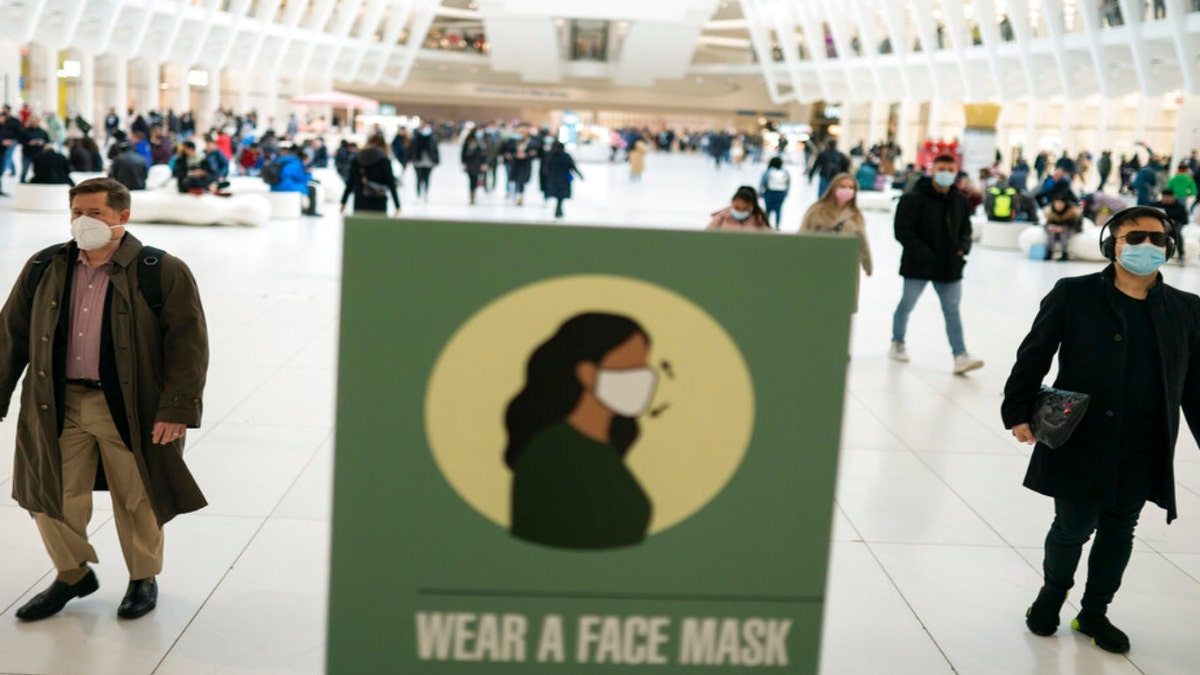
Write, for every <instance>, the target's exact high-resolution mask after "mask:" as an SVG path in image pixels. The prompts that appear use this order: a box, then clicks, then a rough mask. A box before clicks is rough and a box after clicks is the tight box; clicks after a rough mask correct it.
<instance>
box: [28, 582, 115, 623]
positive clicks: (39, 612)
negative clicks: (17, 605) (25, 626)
mask: <svg viewBox="0 0 1200 675" xmlns="http://www.w3.org/2000/svg"><path fill="white" fill-rule="evenodd" d="M98 588H100V581H99V580H97V579H96V573H95V572H93V571H92V570H88V573H87V576H86V577H84V578H82V579H80V580H79V581H77V582H75V583H73V584H64V583H63V582H61V581H55V582H54V583H52V584H50V588H47V589H46V590H44V591H42V592H41V593H38V594H37V595H35V596H33V599H32V600H30V601H29V602H27V603H25V605H24V606H22V607H21V609H18V610H17V618H18V619H20V620H22V621H37V620H39V619H45V618H46V617H48V616H54V615H55V614H58V613H59V611H61V610H62V608H63V607H66V606H67V602H68V601H70V600H71V599H72V598H82V597H83V596H85V595H91V594H92V593H95V592H96V589H98Z"/></svg>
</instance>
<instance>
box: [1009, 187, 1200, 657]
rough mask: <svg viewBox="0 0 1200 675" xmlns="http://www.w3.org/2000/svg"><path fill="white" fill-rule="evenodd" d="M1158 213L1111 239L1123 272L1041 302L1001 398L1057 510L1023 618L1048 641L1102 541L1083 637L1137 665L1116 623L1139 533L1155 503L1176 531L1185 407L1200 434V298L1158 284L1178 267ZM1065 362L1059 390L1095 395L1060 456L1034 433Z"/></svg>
mask: <svg viewBox="0 0 1200 675" xmlns="http://www.w3.org/2000/svg"><path fill="white" fill-rule="evenodd" d="M1170 228H1171V224H1170V222H1169V220H1168V218H1167V216H1166V215H1165V214H1164V213H1163V212H1162V211H1160V210H1158V209H1154V208H1151V207H1145V206H1135V207H1131V208H1127V209H1123V210H1121V211H1118V212H1117V213H1114V214H1113V216H1112V218H1110V219H1109V221H1108V223H1106V225H1105V230H1106V231H1107V236H1106V235H1105V234H1104V233H1103V231H1102V234H1101V250H1102V251H1103V253H1104V255H1105V257H1106V258H1108V259H1109V260H1110V261H1111V262H1112V264H1111V265H1109V266H1108V267H1107V268H1105V269H1104V270H1103V271H1101V272H1098V273H1096V274H1089V275H1087V276H1082V277H1071V278H1066V279H1062V280H1060V281H1059V282H1058V283H1057V284H1056V285H1055V287H1054V289H1053V290H1052V291H1050V294H1049V295H1047V296H1046V297H1045V299H1043V300H1042V306H1041V310H1040V311H1039V312H1038V315H1037V318H1036V319H1035V320H1034V322H1033V328H1032V329H1031V330H1030V332H1029V335H1028V336H1027V337H1026V338H1025V340H1024V342H1022V343H1021V347H1020V349H1019V350H1018V352H1017V361H1016V364H1015V365H1014V366H1013V369H1012V373H1011V375H1010V376H1009V378H1008V383H1007V385H1006V386H1005V389H1004V403H1003V406H1002V408H1001V414H1002V416H1003V418H1004V424H1005V426H1006V427H1007V428H1008V429H1011V430H1012V433H1013V436H1015V437H1016V438H1017V439H1018V440H1020V441H1021V442H1022V443H1029V444H1036V446H1035V447H1034V449H1033V456H1032V458H1031V460H1030V462H1029V469H1028V472H1027V473H1026V475H1025V487H1027V488H1029V489H1031V490H1034V491H1036V492H1040V493H1041V494H1044V495H1048V496H1050V497H1053V498H1054V522H1053V524H1052V525H1051V527H1050V531H1049V533H1048V534H1047V535H1046V541H1045V556H1044V559H1043V565H1042V571H1043V586H1042V588H1041V591H1040V592H1039V593H1038V596H1037V599H1036V600H1034V602H1033V606H1031V607H1030V608H1029V610H1028V611H1027V612H1026V618H1025V623H1026V625H1027V626H1028V627H1029V630H1030V631H1032V632H1033V633H1035V634H1037V635H1042V636H1050V635H1053V634H1054V633H1055V631H1056V630H1057V628H1058V624H1059V611H1060V610H1061V608H1062V605H1063V603H1064V601H1065V600H1066V598H1067V591H1068V590H1069V589H1070V588H1071V587H1072V586H1073V585H1074V582H1075V571H1076V567H1077V566H1078V564H1079V559H1080V556H1081V552H1082V549H1083V545H1084V543H1086V542H1087V540H1088V539H1089V538H1091V536H1092V534H1093V533H1095V535H1096V540H1095V542H1094V543H1093V545H1092V550H1091V554H1090V556H1089V558H1088V578H1087V586H1086V588H1085V589H1084V592H1083V596H1082V597H1081V598H1080V601H1079V606H1080V612H1079V614H1078V616H1077V617H1076V618H1075V619H1074V620H1073V621H1072V622H1071V626H1072V628H1074V629H1075V630H1077V631H1079V632H1081V633H1083V634H1085V635H1088V636H1090V637H1091V638H1092V640H1093V642H1095V644H1096V645H1097V646H1099V647H1101V648H1102V649H1105V650H1107V651H1110V652H1115V653H1125V652H1127V651H1129V638H1128V637H1127V636H1126V634H1125V633H1124V632H1122V631H1121V630H1120V629H1118V628H1117V627H1116V626H1114V625H1113V624H1112V623H1111V622H1110V621H1109V619H1108V616H1107V610H1108V606H1109V604H1110V603H1111V602H1112V600H1113V596H1114V595H1115V594H1116V592H1117V589H1118V588H1120V586H1121V578H1122V576H1123V575H1124V572H1125V567H1126V565H1127V564H1128V563H1129V557H1130V551H1131V550H1132V547H1133V531H1134V527H1136V525H1137V521H1138V516H1139V515H1140V514H1141V511H1142V507H1143V506H1144V505H1145V503H1146V502H1147V501H1152V502H1154V503H1155V504H1157V505H1158V506H1160V507H1162V508H1163V509H1165V510H1166V512H1167V522H1168V523H1170V522H1171V521H1172V520H1174V519H1175V517H1176V508H1175V476H1174V471H1173V467H1172V463H1173V460H1174V453H1175V441H1176V438H1177V436H1178V434H1179V411H1180V408H1181V407H1182V409H1183V412H1184V415H1186V416H1187V420H1188V425H1189V426H1190V427H1191V428H1192V429H1193V434H1195V433H1196V430H1198V429H1200V297H1196V296H1195V295H1192V294H1191V293H1185V292H1183V291H1180V290H1178V289H1176V288H1173V287H1171V286H1168V285H1167V284H1166V283H1164V281H1163V279H1162V275H1160V274H1159V272H1158V270H1159V268H1160V267H1162V266H1163V265H1164V264H1165V263H1166V261H1167V260H1169V259H1170V258H1171V257H1172V256H1173V255H1174V253H1175V242H1174V239H1173V238H1172V236H1171V233H1170ZM1055 354H1057V355H1058V378H1057V379H1056V380H1055V382H1054V387H1056V388H1059V389H1065V390H1068V391H1073V392H1080V393H1084V394H1089V395H1090V396H1091V403H1090V405H1089V407H1088V408H1087V409H1086V412H1085V414H1084V417H1083V419H1082V420H1080V421H1079V423H1078V426H1077V427H1076V429H1075V431H1074V433H1073V434H1072V435H1071V437H1070V438H1069V439H1068V440H1067V441H1066V443H1064V444H1062V445H1060V446H1058V447H1057V448H1054V449H1051V448H1049V447H1048V446H1046V445H1045V444H1043V443H1039V442H1038V439H1036V438H1034V434H1033V432H1032V431H1031V430H1030V426H1029V420H1030V419H1031V418H1032V415H1033V412H1034V408H1035V399H1036V397H1037V394H1038V391H1039V389H1040V387H1041V384H1042V379H1043V378H1044V377H1045V376H1046V373H1047V372H1048V371H1049V370H1050V365H1051V361H1052V360H1053V359H1054V356H1055Z"/></svg>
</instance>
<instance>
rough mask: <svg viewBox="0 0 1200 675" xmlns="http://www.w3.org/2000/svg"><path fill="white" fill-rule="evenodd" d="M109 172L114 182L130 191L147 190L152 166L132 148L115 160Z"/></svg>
mask: <svg viewBox="0 0 1200 675" xmlns="http://www.w3.org/2000/svg"><path fill="white" fill-rule="evenodd" d="M108 172H109V175H111V176H112V177H113V180H115V181H117V182H118V183H120V184H121V185H124V186H125V187H127V188H129V189H130V190H145V189H146V178H147V177H149V175H150V166H149V165H148V164H146V158H145V157H142V156H141V155H140V154H139V153H137V152H136V151H135V150H133V149H132V148H130V149H128V150H126V151H125V152H122V153H121V154H119V155H117V156H116V157H114V158H113V161H112V166H110V167H109V168H108Z"/></svg>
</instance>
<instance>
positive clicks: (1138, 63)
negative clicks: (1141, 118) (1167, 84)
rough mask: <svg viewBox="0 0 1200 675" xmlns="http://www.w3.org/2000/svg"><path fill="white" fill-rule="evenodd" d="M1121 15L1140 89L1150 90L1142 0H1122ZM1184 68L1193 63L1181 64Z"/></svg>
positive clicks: (1143, 90) (1142, 90)
mask: <svg viewBox="0 0 1200 675" xmlns="http://www.w3.org/2000/svg"><path fill="white" fill-rule="evenodd" d="M1120 3H1121V16H1122V17H1123V18H1124V19H1125V30H1126V31H1127V34H1128V36H1129V40H1128V41H1129V51H1131V52H1132V53H1133V71H1134V73H1136V74H1137V80H1138V90H1139V91H1141V92H1143V93H1145V92H1148V91H1150V72H1149V71H1150V66H1149V65H1148V64H1147V63H1146V50H1145V49H1143V48H1142V7H1141V4H1142V3H1141V1H1140V0H1139V1H1138V4H1137V5H1134V3H1133V2H1132V0H1120ZM1180 65H1181V66H1182V67H1184V68H1189V67H1191V64H1180Z"/></svg>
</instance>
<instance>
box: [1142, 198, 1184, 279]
mask: <svg viewBox="0 0 1200 675" xmlns="http://www.w3.org/2000/svg"><path fill="white" fill-rule="evenodd" d="M1151 206H1153V207H1154V208H1156V209H1161V210H1162V212H1163V213H1165V214H1167V218H1170V219H1171V222H1172V223H1173V224H1174V225H1175V227H1173V228H1171V231H1172V233H1173V234H1174V235H1175V260H1176V261H1177V262H1180V263H1182V262H1183V255H1184V253H1183V228H1184V226H1185V225H1187V224H1188V210H1187V207H1185V206H1184V205H1183V204H1182V203H1181V202H1180V201H1179V199H1178V198H1176V196H1175V191H1174V190H1172V189H1170V188H1167V189H1165V190H1163V191H1162V195H1161V197H1160V198H1159V200H1158V201H1156V202H1154V203H1153V204H1151Z"/></svg>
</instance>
